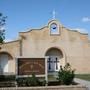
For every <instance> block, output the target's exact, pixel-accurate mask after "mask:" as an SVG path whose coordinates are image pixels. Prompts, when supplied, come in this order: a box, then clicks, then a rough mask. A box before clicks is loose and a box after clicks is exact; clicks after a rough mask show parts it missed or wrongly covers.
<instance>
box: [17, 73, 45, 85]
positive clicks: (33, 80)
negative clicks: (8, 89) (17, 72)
mask: <svg viewBox="0 0 90 90" xmlns="http://www.w3.org/2000/svg"><path fill="white" fill-rule="evenodd" d="M16 81H17V84H18V86H45V84H46V83H45V80H43V81H40V80H39V79H38V78H37V77H36V76H35V75H34V74H32V77H26V78H17V79H16Z"/></svg>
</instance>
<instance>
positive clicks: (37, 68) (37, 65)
mask: <svg viewBox="0 0 90 90" xmlns="http://www.w3.org/2000/svg"><path fill="white" fill-rule="evenodd" d="M32 74H35V75H43V74H45V58H18V75H32Z"/></svg>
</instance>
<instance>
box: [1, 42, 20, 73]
mask: <svg viewBox="0 0 90 90" xmlns="http://www.w3.org/2000/svg"><path fill="white" fill-rule="evenodd" d="M0 48H1V49H0V53H3V52H5V53H6V54H9V55H11V57H12V58H9V60H8V64H9V65H8V70H9V72H11V73H13V74H15V62H16V57H17V56H19V53H20V51H19V50H20V49H19V48H20V44H19V40H18V41H12V42H7V43H4V44H0Z"/></svg>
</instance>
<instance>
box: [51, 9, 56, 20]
mask: <svg viewBox="0 0 90 90" xmlns="http://www.w3.org/2000/svg"><path fill="white" fill-rule="evenodd" d="M52 15H53V19H55V18H56V12H55V10H53V12H52Z"/></svg>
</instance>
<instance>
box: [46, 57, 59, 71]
mask: <svg viewBox="0 0 90 90" xmlns="http://www.w3.org/2000/svg"><path fill="white" fill-rule="evenodd" d="M59 68H60V62H59V57H58V56H49V58H48V72H55V71H59Z"/></svg>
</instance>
